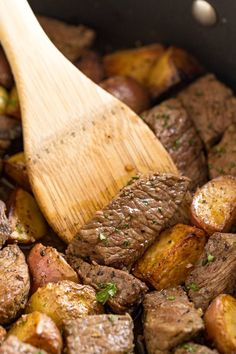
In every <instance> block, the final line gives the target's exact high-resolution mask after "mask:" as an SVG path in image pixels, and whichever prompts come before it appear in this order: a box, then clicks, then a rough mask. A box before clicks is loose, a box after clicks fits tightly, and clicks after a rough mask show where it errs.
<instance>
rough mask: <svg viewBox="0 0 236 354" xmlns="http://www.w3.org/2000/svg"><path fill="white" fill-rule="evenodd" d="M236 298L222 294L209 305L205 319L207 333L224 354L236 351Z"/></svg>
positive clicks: (233, 353) (232, 353)
mask: <svg viewBox="0 0 236 354" xmlns="http://www.w3.org/2000/svg"><path fill="white" fill-rule="evenodd" d="M235 318H236V299H235V298H233V297H232V296H230V295H225V294H221V295H219V296H217V297H216V298H215V300H213V302H212V303H211V304H210V306H209V307H208V309H207V311H206V313H205V316H204V320H205V326H206V331H207V335H208V337H209V339H210V340H212V341H213V342H214V344H215V346H216V348H217V349H218V350H219V352H220V353H222V354H235V353H236V336H235V333H236V322H235Z"/></svg>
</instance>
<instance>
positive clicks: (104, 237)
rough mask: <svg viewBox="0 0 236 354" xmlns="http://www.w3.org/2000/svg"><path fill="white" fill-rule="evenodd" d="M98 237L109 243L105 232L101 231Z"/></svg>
mask: <svg viewBox="0 0 236 354" xmlns="http://www.w3.org/2000/svg"><path fill="white" fill-rule="evenodd" d="M98 238H99V240H100V241H102V242H103V243H105V244H107V242H108V240H107V236H106V235H105V234H103V233H102V232H100V234H99V235H98Z"/></svg>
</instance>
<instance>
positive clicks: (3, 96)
mask: <svg viewBox="0 0 236 354" xmlns="http://www.w3.org/2000/svg"><path fill="white" fill-rule="evenodd" d="M7 104H8V92H7V90H6V89H5V88H4V87H2V86H0V114H5V113H6V110H7Z"/></svg>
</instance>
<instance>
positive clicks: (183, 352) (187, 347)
mask: <svg viewBox="0 0 236 354" xmlns="http://www.w3.org/2000/svg"><path fill="white" fill-rule="evenodd" d="M189 353H195V354H217V353H218V352H217V351H216V350H213V349H210V348H208V347H206V346H205V345H200V344H196V343H191V342H189V343H184V344H182V345H180V346H179V347H178V348H177V349H176V350H175V351H174V354H189Z"/></svg>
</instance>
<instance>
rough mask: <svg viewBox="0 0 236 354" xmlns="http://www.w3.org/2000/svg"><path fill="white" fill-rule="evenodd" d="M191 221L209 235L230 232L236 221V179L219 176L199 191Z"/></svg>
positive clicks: (193, 206) (196, 195)
mask: <svg viewBox="0 0 236 354" xmlns="http://www.w3.org/2000/svg"><path fill="white" fill-rule="evenodd" d="M191 219H192V222H193V224H194V225H196V226H198V227H200V228H202V229H204V230H205V231H206V232H207V233H208V234H209V235H212V234H213V233H214V232H228V231H230V229H231V227H232V225H233V224H234V223H235V221H236V177H233V176H229V175H228V176H227V175H226V176H219V177H217V178H215V179H213V180H211V181H209V182H208V183H206V184H205V185H204V186H202V187H201V188H200V189H198V190H197V192H196V193H195V195H194V197H193V201H192V205H191Z"/></svg>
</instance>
